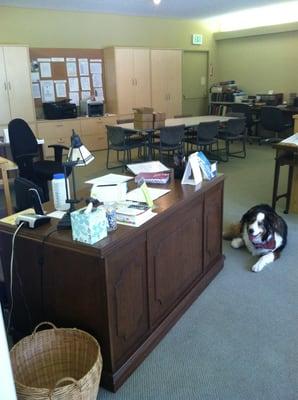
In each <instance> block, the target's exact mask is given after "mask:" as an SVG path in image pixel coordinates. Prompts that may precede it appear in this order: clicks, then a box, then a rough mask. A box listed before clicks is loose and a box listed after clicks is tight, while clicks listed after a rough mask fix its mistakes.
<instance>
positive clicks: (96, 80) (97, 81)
mask: <svg viewBox="0 0 298 400" xmlns="http://www.w3.org/2000/svg"><path fill="white" fill-rule="evenodd" d="M92 82H93V86H94V87H102V77H101V74H92Z"/></svg>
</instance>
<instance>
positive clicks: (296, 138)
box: [280, 133, 298, 146]
mask: <svg viewBox="0 0 298 400" xmlns="http://www.w3.org/2000/svg"><path fill="white" fill-rule="evenodd" d="M280 143H288V144H296V145H297V146H298V133H295V134H294V135H292V136H289V137H288V138H286V139H284V140H282V141H281V142H280Z"/></svg>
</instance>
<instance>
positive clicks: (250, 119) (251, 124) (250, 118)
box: [231, 103, 261, 142]
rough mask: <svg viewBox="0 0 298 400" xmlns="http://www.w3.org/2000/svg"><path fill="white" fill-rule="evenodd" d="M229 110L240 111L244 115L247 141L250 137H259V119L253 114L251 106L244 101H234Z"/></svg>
mask: <svg viewBox="0 0 298 400" xmlns="http://www.w3.org/2000/svg"><path fill="white" fill-rule="evenodd" d="M231 112H233V113H234V112H235V113H242V114H243V115H244V117H245V121H246V128H247V139H248V140H249V142H251V141H252V139H257V140H258V141H259V140H260V139H261V138H260V136H258V124H259V122H260V119H259V118H256V117H255V116H254V113H253V111H252V106H250V105H249V104H244V103H235V104H232V106H231ZM253 130H254V132H253Z"/></svg>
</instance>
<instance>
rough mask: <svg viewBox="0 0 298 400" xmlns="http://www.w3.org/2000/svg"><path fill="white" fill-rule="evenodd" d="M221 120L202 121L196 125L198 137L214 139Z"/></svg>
mask: <svg viewBox="0 0 298 400" xmlns="http://www.w3.org/2000/svg"><path fill="white" fill-rule="evenodd" d="M218 129H219V121H212V122H201V123H200V124H199V125H197V126H196V132H197V138H198V139H203V140H208V139H209V140H210V139H214V138H215V137H216V136H217V134H218Z"/></svg>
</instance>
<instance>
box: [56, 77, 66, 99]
mask: <svg viewBox="0 0 298 400" xmlns="http://www.w3.org/2000/svg"><path fill="white" fill-rule="evenodd" d="M65 83H66V82H65V81H55V88H56V96H57V97H66V84H65Z"/></svg>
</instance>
